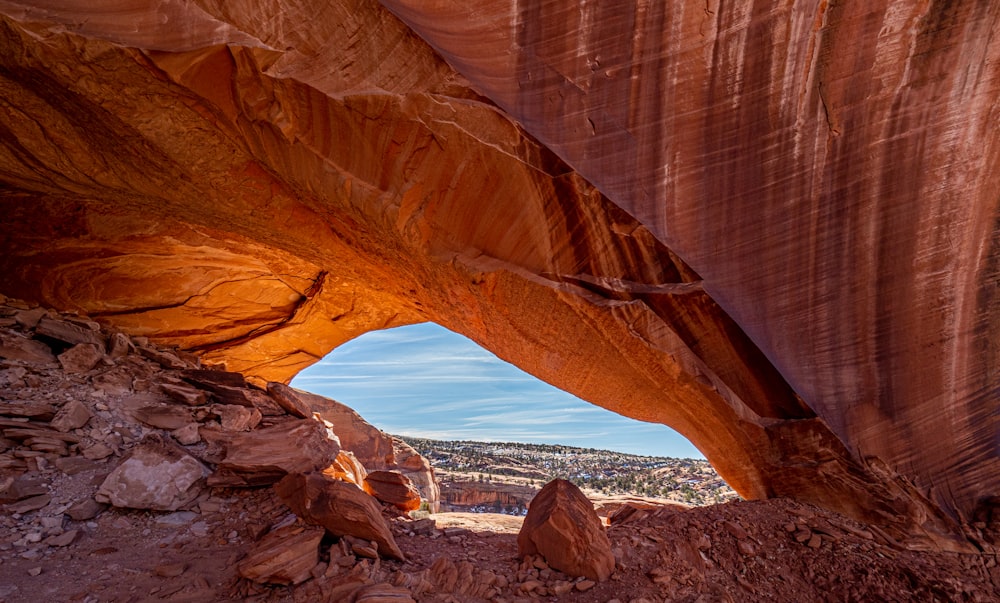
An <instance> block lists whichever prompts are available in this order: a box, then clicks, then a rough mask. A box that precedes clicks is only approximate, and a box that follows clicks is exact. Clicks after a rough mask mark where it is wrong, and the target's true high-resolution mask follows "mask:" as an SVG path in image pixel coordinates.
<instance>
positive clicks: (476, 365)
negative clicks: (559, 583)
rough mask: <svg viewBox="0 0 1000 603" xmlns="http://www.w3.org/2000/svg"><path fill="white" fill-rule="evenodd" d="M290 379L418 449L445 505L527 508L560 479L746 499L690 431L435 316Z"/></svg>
mask: <svg viewBox="0 0 1000 603" xmlns="http://www.w3.org/2000/svg"><path fill="white" fill-rule="evenodd" d="M290 385H291V386H293V387H295V388H297V389H300V390H305V391H309V392H310V393H314V394H319V395H322V396H326V397H328V398H332V399H334V400H337V401H338V402H340V403H342V404H345V405H346V406H349V407H350V408H352V409H353V410H354V411H356V412H357V413H359V414H360V415H361V416H362V417H364V418H365V420H366V421H368V422H370V423H372V424H373V425H374V426H375V427H377V428H379V429H380V430H382V431H384V432H387V433H390V434H393V435H394V436H397V437H399V438H401V439H402V440H404V441H406V442H407V443H409V444H411V445H412V446H414V448H416V449H417V450H418V451H419V452H420V453H421V454H423V455H424V456H425V457H427V458H428V460H430V461H431V462H432V465H433V466H434V468H435V470H437V471H438V477H439V480H440V482H441V484H440V488H441V494H442V499H441V504H442V507H441V509H442V510H445V511H469V510H471V511H475V512H499V513H505V514H510V515H523V514H524V512H526V510H527V504H528V502H529V501H530V499H531V497H532V496H533V494H534V493H535V492H537V490H538V488H540V487H541V486H542V485H543V484H544V483H545V482H547V481H548V480H550V479H554V478H557V477H559V478H564V479H569V480H571V481H573V482H574V483H576V484H577V485H578V486H580V487H581V488H583V489H584V491H585V492H587V493H588V496H591V497H593V498H594V500H595V501H598V502H599V501H601V500H605V499H606V497H608V496H610V497H612V498H613V497H616V496H623V495H624V496H640V497H645V498H652V499H661V500H664V501H671V502H679V503H685V504H690V505H695V506H697V505H704V504H713V503H720V502H725V501H728V500H732V499H735V498H738V497H739V495H738V494H737V493H736V492H735V491H734V490H733V489H732V488H731V487H729V485H728V484H727V483H726V482H725V481H724V480H723V478H722V477H721V476H719V475H718V474H717V473H716V472H715V471H714V469H713V468H712V467H711V465H710V464H709V463H708V461H707V460H706V459H705V457H704V455H703V454H702V453H701V452H700V451H699V450H698V449H697V448H696V447H695V446H694V445H693V444H692V443H691V442H690V441H688V440H687V439H686V438H685V437H684V436H683V435H682V434H680V433H678V432H676V431H674V430H673V429H671V428H669V427H668V426H666V425H663V424H660V423H650V422H644V421H639V420H636V419H632V418H629V417H625V416H623V415H621V414H617V413H614V412H612V411H610V410H607V409H604V408H601V407H599V406H596V405H594V404H591V403H589V402H586V401H584V400H581V399H580V398H578V397H576V396H574V395H573V394H570V393H568V392H566V391H564V390H561V389H559V388H557V387H555V386H553V385H550V384H548V383H546V382H544V381H542V380H540V379H538V378H536V377H534V376H533V375H531V374H529V373H526V372H525V371H523V370H521V369H520V368H518V367H516V366H515V365H513V364H510V363H508V362H506V361H504V360H502V359H500V358H498V357H497V356H496V355H494V354H493V353H492V352H490V351H488V350H487V349H485V348H483V347H480V346H479V345H478V344H476V343H475V342H474V341H472V340H470V339H468V338H466V337H465V336H463V335H460V334H458V333H455V332H452V331H450V330H448V329H447V328H445V327H442V326H440V325H437V324H435V323H433V322H426V323H418V324H412V325H406V326H400V327H393V328H388V329H383V330H377V331H370V332H368V333H365V334H363V335H360V336H359V337H357V338H355V339H353V340H351V341H349V342H347V343H345V344H343V345H341V346H339V347H337V348H335V349H334V350H333V351H331V352H330V353H329V354H327V355H326V356H325V357H324V359H323V360H321V361H320V362H318V363H316V364H314V365H312V366H311V367H309V368H307V369H305V370H303V371H302V372H300V373H299V374H298V375H296V377H295V378H293V380H292V381H291V383H290ZM607 500H611V499H607Z"/></svg>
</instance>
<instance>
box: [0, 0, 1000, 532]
mask: <svg viewBox="0 0 1000 603" xmlns="http://www.w3.org/2000/svg"><path fill="white" fill-rule="evenodd" d="M32 4H33V3H30V2H20V1H15V0H2V1H0V89H2V94H0V98H2V99H3V100H2V103H3V107H4V110H3V111H0V132H2V135H0V182H2V186H3V188H2V190H0V195H2V197H0V199H2V202H3V207H4V215H3V222H4V224H3V226H4V228H3V230H2V232H3V235H2V236H0V274H3V275H4V279H3V282H2V285H0V286H2V289H3V292H4V293H7V294H11V295H15V296H19V297H22V298H29V299H33V300H38V301H43V302H44V303H46V304H49V305H52V306H55V307H59V308H66V309H75V310H80V311H84V312H85V313H87V314H90V315H91V316H95V317H97V318H98V319H100V320H102V321H105V322H108V323H113V324H114V325H115V326H117V327H118V328H120V329H123V330H126V331H128V332H130V333H132V334H134V335H147V336H149V337H151V338H153V339H155V340H156V341H157V342H159V343H162V344H169V345H175V346H179V347H181V348H183V349H185V350H188V351H191V352H195V353H197V354H199V355H201V357H202V359H203V361H204V362H206V363H218V364H225V365H226V367H227V368H229V369H230V370H237V371H240V372H243V373H244V374H246V375H247V376H248V377H250V378H252V379H254V380H256V381H258V382H260V383H263V382H266V381H287V380H288V379H289V378H290V377H291V376H292V375H294V374H295V372H296V371H298V370H300V369H301V368H302V367H304V366H307V365H308V364H310V363H312V362H314V361H315V360H316V359H318V358H320V357H321V356H322V355H323V354H325V353H326V352H328V351H329V350H330V349H332V348H333V347H335V346H337V345H338V344H340V343H342V342H344V341H346V340H348V339H351V338H352V337H355V336H357V335H359V334H361V333H364V332H366V331H369V330H372V329H378V328H384V327H388V326H394V325H401V324H406V323H412V322H417V321H423V320H433V321H436V322H438V323H440V324H442V325H444V326H446V327H448V328H450V329H452V330H455V331H458V332H461V333H463V334H465V335H468V336H469V337H471V338H472V339H474V340H476V341H478V342H480V343H481V344H483V345H484V346H485V347H487V348H489V349H490V350H492V351H493V352H495V353H497V354H498V355H499V356H500V357H502V358H505V359H507V360H510V361H512V362H514V363H515V364H517V365H519V366H521V367H522V368H524V369H526V370H528V371H530V372H532V373H533V374H535V375H537V376H538V377H540V378H542V379H545V380H547V381H549V382H551V383H553V384H555V385H556V386H558V387H561V388H563V389H566V390H568V391H571V392H573V393H575V394H578V395H580V396H581V397H583V398H585V399H587V400H590V401H592V402H594V403H597V404H600V405H602V406H605V407H607V408H610V409H612V410H615V411H617V412H620V413H623V414H626V415H629V416H633V417H636V418H639V419H643V420H647V421H659V422H664V423H667V424H669V425H671V426H673V427H675V428H676V429H678V430H679V431H681V432H682V433H684V434H685V435H686V436H687V437H688V438H689V439H690V440H691V441H692V442H693V443H694V444H695V445H697V446H698V447H699V448H700V449H701V450H702V451H703V452H704V453H705V454H706V456H707V457H708V458H709V459H711V460H712V461H713V463H714V464H715V466H716V467H717V469H718V470H719V472H720V473H721V474H722V475H723V476H724V477H726V479H727V480H728V481H729V482H730V483H731V484H732V485H733V486H734V487H735V488H736V489H737V490H738V491H740V492H741V493H742V494H744V495H746V496H750V497H768V496H777V495H787V496H793V497H796V498H799V499H801V500H808V501H812V502H815V503H818V504H821V505H824V506H827V507H830V508H835V509H839V510H842V511H845V512H847V513H850V514H852V515H853V516H855V517H858V518H861V519H865V520H868V521H877V522H878V523H880V524H881V525H883V526H884V527H885V528H886V529H887V530H888V531H889V532H890V533H892V534H894V535H896V536H898V537H904V536H906V537H907V538H908V540H907V542H909V543H911V544H915V543H918V540H919V539H914V536H919V535H920V534H924V535H926V536H927V537H928V538H930V540H936V541H938V542H941V540H940V538H939V537H940V535H942V534H945V535H947V534H955V533H957V532H959V531H960V523H961V522H963V521H965V520H967V519H968V518H969V517H971V516H972V514H973V512H974V510H975V509H976V507H977V505H978V504H979V503H980V501H981V500H982V499H984V497H986V496H989V495H994V494H996V493H997V490H998V488H997V486H998V477H1000V460H998V459H1000V457H998V450H997V439H998V438H997V422H996V400H997V397H998V382H1000V375H998V367H1000V354H998V343H997V342H1000V332H998V331H1000V304H998V303H997V299H998V284H997V283H998V280H1000V274H998V272H1000V210H998V206H1000V198H998V197H997V194H996V191H997V190H1000V142H998V138H997V136H996V135H995V127H996V126H995V125H996V123H998V121H1000V105H998V101H997V99H998V98H1000V37H998V36H996V35H995V31H997V29H998V28H1000V7H998V5H997V4H996V3H994V2H982V1H974V0H964V1H957V2H939V1H935V2H926V3H912V2H905V1H903V0H894V1H890V0H876V1H874V2H865V3H845V4H831V3H827V2H826V1H825V0H795V1H793V2H781V3H779V2H776V1H774V0H758V1H750V0H742V1H739V2H730V3H721V2H716V1H714V0H711V1H709V2H708V3H707V4H704V5H703V4H697V5H695V4H692V3H681V2H670V3H645V2H616V3H585V4H581V3H579V2H569V1H556V0H549V1H539V2H530V3H519V2H517V3H516V2H513V1H511V0H508V1H507V2H503V1H502V0H501V1H492V0H491V1H490V2H485V1H483V0H474V1H471V2H435V3H425V2H418V1H417V0H383V2H382V3H381V4H379V3H376V2H375V1H374V0H336V1H333V2H328V3H324V4H323V5H322V7H321V8H319V9H317V7H316V6H314V5H311V4H309V5H307V4H301V3H294V4H289V3H281V4H280V5H279V4H278V3H275V2H271V1H269V0H259V1H257V2H250V1H248V0H237V1H232V0H227V1H225V2H222V1H219V0H197V1H196V0H179V1H177V2H158V1H156V0H126V1H124V2H119V3H116V5H115V10H113V11H112V10H108V11H100V10H97V9H95V8H94V6H93V3H90V2H82V1H81V0H66V1H64V2H60V3H59V4H58V6H57V7H56V8H51V5H50V4H46V6H47V7H49V8H37V7H34V6H32ZM37 4H42V3H37ZM390 11H392V12H390ZM394 15H397V16H398V17H399V18H398V19H397V18H396V16H394ZM136 24H138V26H137V25H136ZM681 258H683V260H681ZM72 343H74V344H75V343H87V342H85V341H77V342H72ZM2 344H3V346H5V347H10V346H18V345H20V342H17V341H11V342H8V341H4V342H2ZM67 347H69V346H67ZM19 353H22V354H32V353H34V352H33V350H31V349H28V348H20V352H19Z"/></svg>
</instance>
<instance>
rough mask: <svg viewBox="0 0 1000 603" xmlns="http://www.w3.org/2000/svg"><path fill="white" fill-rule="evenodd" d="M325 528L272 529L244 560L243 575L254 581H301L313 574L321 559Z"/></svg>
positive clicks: (241, 574)
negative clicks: (320, 551) (320, 544)
mask: <svg viewBox="0 0 1000 603" xmlns="http://www.w3.org/2000/svg"><path fill="white" fill-rule="evenodd" d="M322 539H323V530H322V529H320V528H314V527H303V526H287V527H284V528H279V529H277V530H275V531H273V532H270V533H268V534H267V535H265V536H264V538H262V539H261V541H260V542H258V543H257V544H256V545H255V546H254V548H253V550H251V551H250V553H249V554H248V555H247V556H246V558H245V559H243V560H242V561H240V563H239V565H238V566H237V569H238V571H239V573H240V576H243V577H244V578H247V579H249V580H253V581H254V582H267V583H272V584H299V583H302V582H305V581H306V580H308V579H309V578H311V577H312V576H311V574H310V573H309V572H310V571H311V570H312V568H313V567H315V565H316V563H317V562H318V561H319V542H320V540H322Z"/></svg>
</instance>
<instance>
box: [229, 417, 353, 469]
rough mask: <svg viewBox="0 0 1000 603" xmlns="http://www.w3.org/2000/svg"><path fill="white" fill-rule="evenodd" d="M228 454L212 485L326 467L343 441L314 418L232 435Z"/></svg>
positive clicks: (294, 420)
mask: <svg viewBox="0 0 1000 603" xmlns="http://www.w3.org/2000/svg"><path fill="white" fill-rule="evenodd" d="M225 447H226V455H225V457H224V458H223V459H222V460H221V461H220V462H219V463H218V471H216V473H215V474H214V475H213V476H212V477H211V479H210V483H211V484H212V485H237V486H239V485H251V486H256V485H262V484H272V483H274V482H277V481H278V480H280V479H281V478H283V477H284V476H285V475H286V474H289V473H302V472H308V471H312V470H314V469H319V470H322V469H324V468H326V467H328V466H330V465H331V464H332V463H333V462H334V461H336V459H337V454H338V453H339V452H340V441H339V440H338V439H337V436H335V435H334V434H333V432H332V431H330V428H329V426H328V425H324V424H323V423H320V422H318V421H314V420H312V419H293V420H290V421H286V422H284V423H282V424H280V425H275V426H273V427H266V428H264V429H258V430H256V431H252V432H250V433H238V434H235V435H233V436H231V437H229V438H228V441H227V443H226V445H225Z"/></svg>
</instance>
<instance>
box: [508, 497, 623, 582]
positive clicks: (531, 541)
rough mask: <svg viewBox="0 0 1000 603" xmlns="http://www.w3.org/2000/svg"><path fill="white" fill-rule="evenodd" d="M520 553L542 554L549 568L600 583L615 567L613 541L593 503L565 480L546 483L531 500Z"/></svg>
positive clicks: (518, 535)
mask: <svg viewBox="0 0 1000 603" xmlns="http://www.w3.org/2000/svg"><path fill="white" fill-rule="evenodd" d="M517 552H518V555H519V556H521V557H526V556H528V555H541V556H542V557H543V558H544V559H545V561H546V563H548V564H549V566H550V567H553V568H555V569H557V570H559V571H561V572H564V573H566V574H569V575H570V576H586V577H587V578H590V579H591V580H597V581H598V582H603V581H604V580H607V579H608V578H609V577H610V576H611V573H612V572H614V570H615V556H614V554H613V553H612V552H611V541H610V540H608V535H607V534H606V533H605V532H604V526H603V525H602V524H601V519H600V518H599V517H598V516H597V512H595V511H594V505H592V504H591V503H590V501H589V500H587V497H586V496H584V495H583V492H581V491H580V489H579V488H577V487H576V486H575V485H573V484H572V483H571V482H568V481H566V480H563V479H555V480H552V481H551V482H549V483H547V484H545V487H544V488H542V489H541V491H540V492H539V493H538V494H537V495H536V496H535V498H534V499H533V500H532V501H531V506H530V507H528V514H527V516H525V518H524V524H522V526H521V531H520V532H518V534H517Z"/></svg>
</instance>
